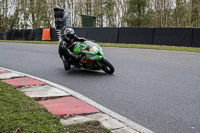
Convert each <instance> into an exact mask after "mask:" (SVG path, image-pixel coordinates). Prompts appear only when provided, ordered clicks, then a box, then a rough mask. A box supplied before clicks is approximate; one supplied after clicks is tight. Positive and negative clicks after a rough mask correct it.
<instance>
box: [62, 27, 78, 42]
mask: <svg viewBox="0 0 200 133" xmlns="http://www.w3.org/2000/svg"><path fill="white" fill-rule="evenodd" d="M64 36H65V38H66V39H67V40H68V41H73V40H74V37H75V33H74V30H73V29H72V28H66V29H65V30H64Z"/></svg>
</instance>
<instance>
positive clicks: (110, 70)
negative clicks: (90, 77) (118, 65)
mask: <svg viewBox="0 0 200 133" xmlns="http://www.w3.org/2000/svg"><path fill="white" fill-rule="evenodd" d="M101 63H102V70H103V71H104V72H106V73H108V74H112V73H113V72H114V71H115V69H114V67H113V65H112V64H111V63H110V62H109V61H107V60H106V59H102V61H101Z"/></svg>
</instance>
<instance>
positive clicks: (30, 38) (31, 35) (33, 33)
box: [28, 29, 35, 41]
mask: <svg viewBox="0 0 200 133" xmlns="http://www.w3.org/2000/svg"><path fill="white" fill-rule="evenodd" d="M28 32H29V36H28V40H30V41H33V40H34V39H35V29H29V30H28Z"/></svg>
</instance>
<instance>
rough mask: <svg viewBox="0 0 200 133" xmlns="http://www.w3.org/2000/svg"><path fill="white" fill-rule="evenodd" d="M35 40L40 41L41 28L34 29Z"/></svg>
mask: <svg viewBox="0 0 200 133" xmlns="http://www.w3.org/2000/svg"><path fill="white" fill-rule="evenodd" d="M34 40H35V41H42V29H41V28H38V29H35V39H34Z"/></svg>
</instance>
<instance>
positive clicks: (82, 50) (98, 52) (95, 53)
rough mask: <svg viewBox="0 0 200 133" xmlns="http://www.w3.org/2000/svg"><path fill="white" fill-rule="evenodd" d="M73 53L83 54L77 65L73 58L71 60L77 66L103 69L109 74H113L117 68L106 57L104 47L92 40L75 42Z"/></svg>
mask: <svg viewBox="0 0 200 133" xmlns="http://www.w3.org/2000/svg"><path fill="white" fill-rule="evenodd" d="M73 45H74V47H73V53H74V54H76V55H81V57H82V59H81V61H80V62H79V64H80V65H77V63H76V62H74V61H73V59H71V60H70V64H71V65H72V66H74V67H77V68H83V69H87V70H103V71H104V72H106V73H108V74H112V73H113V72H114V71H115V69H114V67H113V65H112V64H111V63H110V62H109V61H108V60H106V59H105V58H104V54H103V51H102V48H101V47H100V46H99V45H98V44H97V43H94V42H92V41H84V42H78V43H75V44H73Z"/></svg>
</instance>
